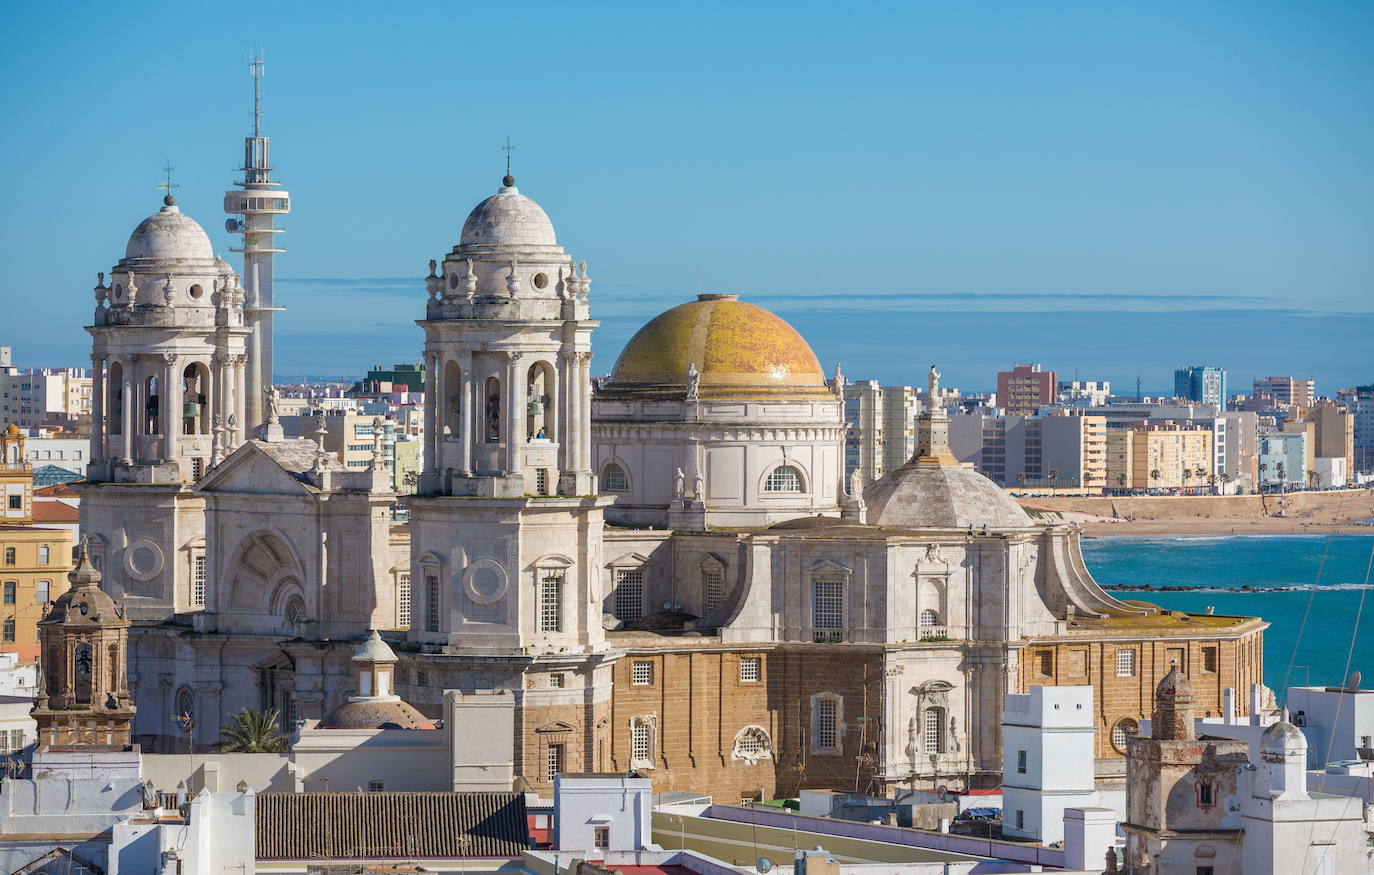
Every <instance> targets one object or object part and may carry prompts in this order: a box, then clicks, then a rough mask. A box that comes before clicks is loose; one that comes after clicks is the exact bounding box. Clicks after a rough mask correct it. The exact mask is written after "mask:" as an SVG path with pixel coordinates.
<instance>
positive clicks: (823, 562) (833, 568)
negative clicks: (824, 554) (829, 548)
mask: <svg viewBox="0 0 1374 875" xmlns="http://www.w3.org/2000/svg"><path fill="white" fill-rule="evenodd" d="M806 570H807V571H809V572H811V573H812V574H842V575H844V576H845V577H848V576H849V575H851V574H853V573H854V569H852V568H850V567H848V566H845V565H841V564H840V563H838V562H835V561H834V560H831V559H818V560H816V561H815V562H812V563H811V565H810V566H808V567H807V569H806Z"/></svg>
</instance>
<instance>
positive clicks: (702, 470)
mask: <svg viewBox="0 0 1374 875" xmlns="http://www.w3.org/2000/svg"><path fill="white" fill-rule="evenodd" d="M253 139H264V140H265V138H253ZM260 148H261V162H262V165H263V166H262V167H261V168H258V170H260V171H262V172H260V173H257V174H256V175H255V174H249V173H246V175H245V183H244V185H245V187H246V186H247V185H248V183H250V182H251V183H253V184H256V185H257V186H258V187H259V189H260V193H261V192H268V193H269V194H270V195H271V197H269V196H268V195H267V194H263V196H262V197H260V198H258V200H260V201H263V203H264V204H265V205H263V206H262V210H265V211H269V212H270V211H271V210H274V209H275V211H276V212H278V213H280V212H284V211H285V209H286V199H285V197H284V193H282V192H269V190H268V189H267V188H266V187H267V186H270V185H274V183H271V182H270V181H269V177H268V176H267V175H266V173H265V155H266V147H265V143H263V144H261V147H260ZM254 154H255V153H253V152H252V151H251V149H250V163H251V161H252V160H258V159H255V158H254ZM247 191H249V192H251V191H253V189H247ZM272 197H276V198H278V199H279V200H280V203H278V204H275V205H274V204H273V203H271V201H272ZM231 198H237V199H238V200H236V201H234V202H233V203H232V204H231V203H230V200H231ZM249 200H251V199H246V198H245V193H231V194H230V195H227V196H226V207H227V208H228V207H233V208H234V209H231V210H230V211H231V212H239V213H244V212H245V211H248V210H250V209H251V208H252V205H251V204H250V203H249ZM255 216H256V214H255ZM457 218H460V217H455V220H456V219H457ZM232 221H233V220H231V222H232ZM239 230H240V231H241V232H242V233H244V235H245V246H244V249H243V250H240V251H244V252H245V266H246V269H245V273H244V274H243V277H244V279H243V280H241V278H240V275H239V274H236V273H235V271H234V270H233V269H232V268H231V267H230V266H229V265H228V264H227V263H225V262H224V261H222V260H220V259H219V258H217V257H216V256H215V255H214V254H213V250H212V248H211V245H210V241H209V238H208V236H207V235H206V233H205V231H204V230H203V229H202V227H201V226H200V225H199V224H197V223H196V222H195V221H194V220H193V219H192V218H191V217H189V216H187V215H185V214H184V213H181V212H180V211H179V210H178V208H177V206H176V205H175V203H174V202H173V199H172V198H171V197H170V196H169V197H168V198H166V201H165V204H164V206H163V207H162V208H161V209H160V210H159V211H158V212H156V213H154V214H153V215H152V216H149V217H148V218H147V219H145V220H144V221H143V222H142V223H141V224H139V225H138V227H137V228H136V229H135V230H134V232H133V234H132V235H131V237H130V239H129V244H128V247H127V248H126V251H125V255H124V258H122V259H120V260H119V261H118V262H117V263H116V264H115V265H114V267H113V269H112V271H111V272H110V274H109V279H108V280H107V279H106V275H105V274H101V279H100V283H99V285H97V286H96V289H95V297H96V310H95V314H94V319H93V320H92V324H91V325H90V326H89V327H88V329H87V330H88V331H89V333H90V334H91V337H92V365H93V368H94V375H95V384H94V385H95V389H94V393H95V394H94V402H93V404H94V411H95V412H94V426H93V437H92V455H93V461H92V463H91V466H90V468H89V471H88V478H87V480H86V482H85V483H84V484H82V485H81V486H80V487H79V488H80V490H81V493H82V502H81V512H82V529H83V532H85V533H86V535H87V538H88V540H87V545H88V547H87V549H88V551H89V554H90V563H91V565H92V567H93V568H97V569H99V572H100V574H101V575H103V581H102V582H101V587H102V589H103V591H104V592H105V593H107V594H108V595H109V596H110V598H111V599H112V600H113V602H114V604H115V605H117V606H118V614H119V617H120V618H121V620H127V628H124V627H121V630H120V635H121V636H122V635H125V634H127V640H128V644H127V676H126V677H125V678H124V679H123V680H124V681H125V682H126V683H127V688H128V692H129V695H130V696H131V697H132V700H131V701H130V702H128V703H125V702H123V700H121V701H120V702H119V703H117V704H118V705H119V707H120V708H125V709H126V710H127V712H128V714H129V718H130V719H131V720H132V736H131V741H132V742H134V743H139V744H141V745H143V747H144V749H145V750H149V749H150V750H159V751H184V750H186V749H188V746H189V747H192V748H193V749H196V750H206V749H209V748H210V746H211V745H212V744H213V743H214V742H215V741H216V739H217V737H218V735H219V729H220V727H221V726H222V725H223V724H224V723H225V722H226V721H227V720H228V719H229V717H230V715H231V714H233V713H235V712H237V711H239V710H241V709H243V708H276V709H279V710H280V712H281V714H282V719H283V723H284V727H283V728H285V729H286V730H288V731H290V730H292V729H294V728H296V727H297V726H301V725H305V724H306V722H308V721H317V720H318V721H326V722H327V721H328V720H329V718H330V717H331V716H332V715H336V714H337V713H339V711H340V709H341V708H345V707H346V706H347V705H348V704H349V701H350V697H351V696H353V695H354V694H355V693H356V689H355V688H356V679H355V674H356V669H355V666H354V665H353V663H352V658H353V655H354V653H355V651H356V650H357V648H358V644H359V642H360V641H364V640H367V639H368V637H369V635H370V634H371V633H372V632H373V631H376V632H378V633H380V635H381V637H382V638H383V639H385V640H386V641H387V642H389V643H390V644H391V645H392V649H393V650H394V651H395V653H396V658H397V663H396V665H395V668H394V675H393V676H392V678H393V679H392V682H391V686H390V691H391V693H392V694H394V695H395V696H399V697H400V699H401V700H403V701H404V702H406V703H408V704H409V705H410V706H413V708H415V709H417V710H418V712H419V713H420V714H423V715H424V716H425V717H426V718H428V719H434V718H436V717H438V716H439V715H441V714H442V713H443V712H442V708H443V705H444V694H445V691H448V690H457V691H460V692H461V693H463V694H464V695H465V700H466V699H467V698H471V699H472V700H473V701H479V700H480V699H481V697H482V696H483V695H487V694H490V695H492V696H493V701H499V702H502V703H505V704H504V705H503V706H502V707H505V708H508V709H509V710H510V714H509V718H510V720H509V723H510V725H513V726H514V733H513V737H512V738H511V739H509V742H510V749H511V750H512V752H513V753H512V758H513V772H514V774H515V776H516V777H515V784H516V788H518V789H527V790H531V791H534V792H538V793H541V794H545V795H547V794H548V793H550V792H551V787H552V777H553V776H554V775H555V774H557V773H560V772H564V771H568V772H573V771H613V770H614V771H625V770H629V769H635V770H639V771H642V772H643V773H644V774H646V775H649V776H651V777H652V778H653V781H654V786H655V789H656V790H657V791H663V790H669V789H677V790H689V791H693V792H702V793H708V794H712V795H714V796H715V798H717V799H718V800H725V801H734V800H736V799H745V798H759V797H760V796H762V797H773V796H776V795H783V794H795V793H796V792H797V791H798V790H799V789H800V788H833V789H845V790H853V789H857V790H870V791H877V792H886V791H890V790H892V789H895V788H898V787H918V788H919V787H926V788H928V787H932V786H936V785H940V784H944V785H948V786H951V787H960V786H988V785H992V784H995V783H996V782H997V781H998V779H999V776H1000V773H1001V750H1000V744H1001V741H1000V722H1001V709H1002V703H1003V696H1004V694H1006V693H1009V692H1023V691H1025V690H1026V688H1027V687H1028V686H1030V685H1033V684H1042V685H1044V684H1049V685H1053V684H1091V685H1092V686H1093V687H1094V690H1095V699H1094V702H1095V704H1094V707H1095V708H1096V709H1097V713H1096V714H1095V715H1094V716H1095V718H1096V721H1097V725H1098V729H1099V732H1098V755H1099V756H1101V757H1117V756H1122V755H1123V754H1124V752H1125V748H1126V744H1127V739H1128V738H1129V737H1131V736H1132V735H1133V734H1134V732H1135V730H1136V728H1137V724H1136V721H1138V720H1140V719H1142V718H1143V717H1145V716H1146V715H1148V713H1149V710H1150V708H1151V702H1152V694H1153V691H1154V689H1155V687H1156V685H1157V684H1158V682H1159V680H1160V678H1162V677H1163V676H1164V674H1165V673H1166V672H1167V671H1168V670H1169V667H1170V666H1171V665H1177V666H1178V667H1179V671H1181V672H1183V673H1184V674H1185V675H1186V676H1187V677H1188V678H1189V679H1190V681H1191V683H1192V686H1193V689H1194V690H1195V696H1196V703H1197V707H1198V709H1199V710H1201V711H1207V710H1208V709H1211V711H1215V712H1218V713H1219V712H1220V709H1221V702H1222V696H1223V691H1224V690H1225V689H1227V688H1235V689H1237V690H1246V689H1248V688H1249V685H1251V684H1258V683H1261V674H1260V670H1261V663H1262V656H1261V643H1262V635H1263V630H1264V628H1265V627H1266V624H1264V623H1263V622H1261V621H1260V620H1257V619H1253V618H1243V617H1226V616H1219V615H1211V614H1209V615H1206V616H1194V615H1187V614H1183V613H1180V612H1176V611H1169V610H1163V609H1160V608H1158V607H1156V606H1153V605H1149V604H1146V603H1141V602H1125V601H1119V600H1117V599H1115V598H1113V597H1112V596H1110V595H1109V594H1108V593H1106V592H1105V591H1103V589H1102V588H1101V587H1100V586H1098V585H1097V583H1096V582H1094V580H1093V578H1092V576H1091V574H1090V573H1089V572H1088V569H1087V568H1086V567H1085V565H1084V562H1083V558H1082V555H1081V553H1080V550H1079V540H1078V538H1079V535H1078V533H1077V532H1076V531H1075V530H1074V529H1072V528H1070V527H1066V526H1060V525H1045V524H1040V523H1036V522H1034V521H1033V520H1031V519H1030V517H1028V515H1027V514H1026V513H1025V512H1024V511H1023V510H1022V509H1021V508H1020V506H1018V505H1017V504H1016V503H1015V502H1014V501H1013V500H1011V499H1010V498H1009V497H1007V495H1006V494H1005V493H1004V492H1002V490H1001V489H999V488H998V487H996V486H995V485H994V484H993V483H992V482H991V481H989V480H987V479H986V478H985V477H983V476H981V475H979V474H978V473H976V472H975V471H974V470H973V469H972V467H971V466H968V465H963V464H960V463H959V462H958V461H957V460H955V459H954V457H953V456H952V455H951V454H950V451H949V447H948V444H947V431H948V422H947V420H946V419H945V417H944V415H943V413H942V412H941V411H940V410H939V409H938V408H937V409H935V410H933V411H927V412H926V413H924V414H922V416H921V418H920V421H919V430H920V441H919V448H918V450H917V452H916V455H915V456H914V457H913V458H912V459H911V461H910V462H909V463H908V464H906V465H905V466H904V467H902V468H900V469H898V470H895V471H893V472H891V473H890V474H888V475H887V476H886V477H884V478H883V479H882V480H880V481H878V482H876V483H874V484H872V485H871V486H869V487H868V488H867V489H865V490H863V491H862V493H860V491H859V490H858V489H857V488H856V486H855V485H854V484H847V483H846V482H845V479H844V474H843V472H844V466H843V450H844V439H845V424H844V417H843V410H842V404H843V401H842V391H843V378H842V377H841V376H840V374H839V372H838V369H836V371H835V373H834V375H833V377H830V378H829V379H827V376H826V374H825V372H824V370H823V369H822V367H821V365H820V363H819V362H818V361H817V359H816V356H815V354H814V353H813V352H812V350H811V347H810V346H809V344H808V343H807V342H806V340H805V339H804V338H803V337H802V336H801V335H800V334H799V333H798V332H796V331H795V330H794V329H793V328H792V327H791V326H789V325H788V324H787V323H786V322H785V321H783V320H782V319H780V318H779V317H778V316H776V315H774V314H772V313H770V312H768V311H767V310H765V309H763V308H760V307H758V306H755V305H753V304H750V303H749V302H748V301H746V300H740V299H739V298H738V297H736V296H734V295H699V296H698V297H697V299H696V300H693V301H687V302H684V303H682V304H679V305H678V306H675V307H673V308H671V309H669V310H668V311H667V312H665V313H663V314H661V315H659V316H657V317H656V318H654V319H652V320H650V321H649V322H648V323H647V324H646V325H644V327H643V328H642V329H640V331H639V332H638V333H637V334H636V335H635V336H634V337H633V338H632V339H631V340H630V342H629V343H628V344H627V345H626V347H625V349H624V351H623V353H622V354H621V355H620V357H619V359H618V360H617V361H616V362H615V365H614V367H613V368H612V370H611V372H610V376H609V377H608V378H607V379H605V380H604V382H602V383H601V385H598V386H597V387H596V388H594V386H593V381H592V379H591V375H592V364H591V362H592V355H593V349H594V336H595V333H596V328H597V324H598V323H597V322H596V321H595V319H594V318H593V315H594V311H593V306H592V300H593V296H592V295H591V292H590V288H591V279H590V277H589V274H588V269H587V265H586V264H585V263H584V262H579V261H577V260H576V259H575V258H574V257H572V256H571V255H570V254H569V253H567V252H566V251H565V250H564V249H563V248H562V247H561V246H560V245H559V243H558V239H557V236H556V234H555V231H554V226H553V224H552V222H551V221H550V220H549V217H548V215H547V214H546V213H545V211H544V210H543V209H542V208H541V207H540V206H539V204H537V203H536V202H535V201H534V200H532V199H530V198H529V197H527V196H526V195H525V194H523V193H522V192H521V191H520V190H519V189H518V188H517V187H516V184H515V179H514V178H512V177H511V176H510V175H509V174H508V175H507V176H506V177H505V178H504V179H503V180H502V181H501V185H500V187H499V189H498V190H497V192H496V193H495V194H493V195H492V196H490V197H488V198H487V199H486V200H484V201H482V202H481V203H479V204H478V205H477V206H476V207H474V208H473V209H472V211H471V213H470V214H469V215H468V216H467V217H466V221H465V222H463V224H462V230H461V232H460V233H459V235H458V240H457V242H456V244H455V245H454V246H453V248H452V249H451V250H450V251H449V252H447V253H446V254H443V255H442V257H440V258H437V259H435V260H433V261H431V262H430V263H429V265H430V266H429V274H428V276H427V277H425V278H424V279H423V280H418V279H417V283H416V291H417V294H416V316H417V317H418V325H419V328H420V330H421V333H422V334H423V338H424V376H425V405H426V409H425V417H426V419H425V423H426V429H425V434H426V437H425V444H424V468H423V473H422V475H421V477H420V481H419V491H418V494H416V495H415V496H411V497H408V498H406V499H405V502H406V503H407V504H408V509H409V516H408V520H407V521H404V522H401V521H397V520H396V519H394V518H393V513H392V507H393V505H395V504H397V502H398V497H397V496H396V495H395V494H394V493H393V492H392V491H391V489H390V485H389V484H390V481H389V479H388V477H387V475H386V471H385V469H384V465H383V461H382V450H381V446H380V430H379V429H377V430H376V432H377V437H376V440H377V442H378V443H377V445H376V448H375V450H374V454H373V456H374V461H373V463H372V465H371V466H369V467H368V468H367V469H357V468H346V467H344V466H343V465H341V463H340V460H339V459H338V458H337V457H336V456H334V455H332V454H331V453H329V452H326V451H325V449H324V440H323V438H324V433H325V429H324V425H323V423H321V424H320V426H319V429H318V432H317V433H316V434H315V437H314V438H313V439H312V437H311V435H306V436H301V437H291V438H288V437H286V436H285V435H284V434H283V431H282V428H281V425H280V424H279V423H278V421H277V416H276V406H275V396H274V394H273V392H272V390H271V387H270V379H265V378H263V377H262V376H261V375H262V374H263V373H264V372H265V373H267V374H269V375H270V354H271V314H272V311H273V310H274V309H275V308H274V307H273V306H272V301H271V295H270V278H271V270H270V253H271V252H276V251H280V250H279V249H276V248H275V247H276V243H275V240H274V239H272V238H271V237H270V236H269V235H270V234H271V233H275V229H271V228H270V223H268V225H264V224H263V223H262V221H261V216H256V221H255V222H253V223H249V224H247V225H243V226H240V228H239ZM248 267H251V274H252V276H251V278H250V276H249V271H248V269H247V268H248ZM422 293H423V296H424V300H423V304H421V301H420V296H421V294H422ZM264 360H265V361H266V362H267V364H264ZM255 375H256V376H255ZM599 382H600V381H599ZM930 383H931V385H930V389H931V393H932V396H933V397H939V391H940V390H939V386H938V374H937V373H935V372H934V369H932V373H931V375H930ZM88 576H89V575H88ZM498 694H499V695H498ZM1237 698H1238V701H1241V702H1244V701H1246V697H1245V696H1239V697H1237ZM134 703H136V705H137V708H136V711H135V709H133V707H132V705H133V704H134ZM126 705H127V706H128V707H127V708H126ZM460 707H461V706H460ZM484 707H488V706H484ZM354 710H356V709H354ZM120 713H124V712H123V711H121V712H120ZM336 719H337V718H336ZM356 719H357V718H356V715H353V716H351V717H350V720H352V721H353V722H356ZM353 722H351V723H350V724H349V725H353Z"/></svg>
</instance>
